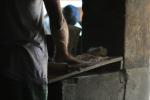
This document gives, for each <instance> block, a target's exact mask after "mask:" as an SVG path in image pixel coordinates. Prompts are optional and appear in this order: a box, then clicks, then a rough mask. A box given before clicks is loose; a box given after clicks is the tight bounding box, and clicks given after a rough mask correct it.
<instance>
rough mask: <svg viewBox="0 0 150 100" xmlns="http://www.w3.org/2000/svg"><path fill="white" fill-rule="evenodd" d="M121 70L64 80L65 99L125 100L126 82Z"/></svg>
mask: <svg viewBox="0 0 150 100" xmlns="http://www.w3.org/2000/svg"><path fill="white" fill-rule="evenodd" d="M120 79H121V76H120V73H119V72H113V73H106V74H101V75H96V76H94V75H89V76H85V77H82V76H81V77H78V78H77V80H75V81H71V79H70V80H66V81H63V83H62V84H63V85H62V86H63V87H62V88H63V89H62V92H63V93H62V94H63V100H123V97H124V83H123V82H122V81H121V80H120Z"/></svg>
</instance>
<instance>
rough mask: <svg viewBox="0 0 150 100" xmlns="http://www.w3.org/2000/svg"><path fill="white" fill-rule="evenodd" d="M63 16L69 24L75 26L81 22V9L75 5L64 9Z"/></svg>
mask: <svg viewBox="0 0 150 100" xmlns="http://www.w3.org/2000/svg"><path fill="white" fill-rule="evenodd" d="M63 14H64V17H65V19H66V21H67V23H68V24H71V25H74V24H76V23H77V22H79V21H80V12H79V9H78V8H77V7H75V6H73V5H67V6H66V7H64V9H63Z"/></svg>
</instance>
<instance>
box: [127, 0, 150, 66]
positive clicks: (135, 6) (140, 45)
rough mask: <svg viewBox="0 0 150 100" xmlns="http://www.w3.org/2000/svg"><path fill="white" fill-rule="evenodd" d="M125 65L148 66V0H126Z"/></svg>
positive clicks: (149, 22)
mask: <svg viewBox="0 0 150 100" xmlns="http://www.w3.org/2000/svg"><path fill="white" fill-rule="evenodd" d="M125 31H126V32H125V66H126V67H127V68H133V67H148V66H149V58H150V0H126V29H125Z"/></svg>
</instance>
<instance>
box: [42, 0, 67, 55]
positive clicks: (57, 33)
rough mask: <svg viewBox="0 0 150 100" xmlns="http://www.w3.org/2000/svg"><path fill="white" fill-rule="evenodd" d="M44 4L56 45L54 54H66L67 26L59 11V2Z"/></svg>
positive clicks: (48, 0)
mask: <svg viewBox="0 0 150 100" xmlns="http://www.w3.org/2000/svg"><path fill="white" fill-rule="evenodd" d="M44 2H45V6H46V9H47V12H48V15H49V17H50V24H51V25H50V26H51V31H52V35H53V36H54V41H55V44H56V52H57V54H58V53H61V54H63V53H66V54H68V40H69V39H68V38H69V33H68V26H67V23H66V21H65V18H64V16H63V14H62V11H61V7H60V1H59V0H44Z"/></svg>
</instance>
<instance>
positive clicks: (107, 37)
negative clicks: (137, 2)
mask: <svg viewBox="0 0 150 100" xmlns="http://www.w3.org/2000/svg"><path fill="white" fill-rule="evenodd" d="M82 1H83V6H82V7H83V8H82V9H83V20H82V27H83V38H82V41H83V52H86V51H87V50H88V49H89V48H91V47H97V46H103V47H105V48H107V49H108V55H109V56H120V55H123V49H124V31H125V0H82Z"/></svg>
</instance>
